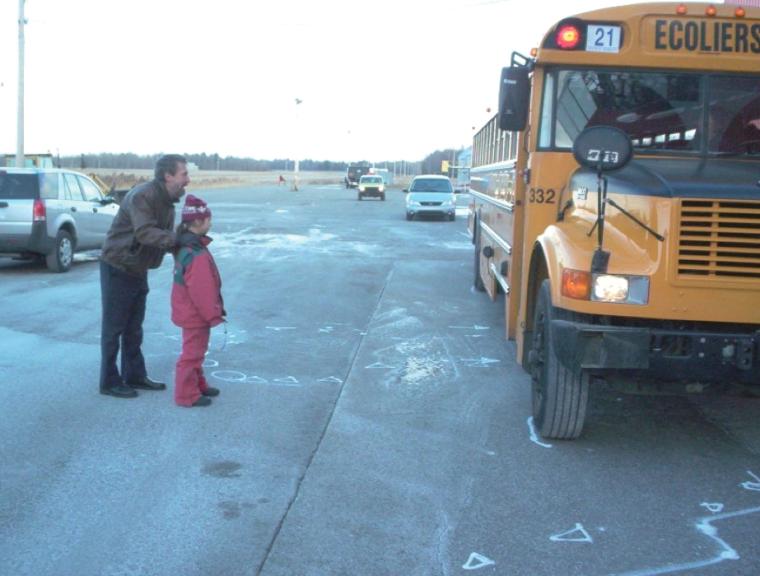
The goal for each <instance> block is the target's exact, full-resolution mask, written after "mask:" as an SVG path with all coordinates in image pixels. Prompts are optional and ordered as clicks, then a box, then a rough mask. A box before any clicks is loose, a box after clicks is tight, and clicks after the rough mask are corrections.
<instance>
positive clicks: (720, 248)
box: [678, 200, 760, 280]
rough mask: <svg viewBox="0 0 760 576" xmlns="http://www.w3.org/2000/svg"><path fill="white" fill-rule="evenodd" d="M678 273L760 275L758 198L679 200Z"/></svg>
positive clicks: (683, 275)
mask: <svg viewBox="0 0 760 576" xmlns="http://www.w3.org/2000/svg"><path fill="white" fill-rule="evenodd" d="M678 275H679V277H681V278H695V279H696V278H702V279H704V278H722V279H726V280H730V279H740V278H746V279H760V202H750V201H740V200H683V201H682V202H681V214H680V222H679V228H678Z"/></svg>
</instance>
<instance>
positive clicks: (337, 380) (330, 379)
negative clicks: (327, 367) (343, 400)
mask: <svg viewBox="0 0 760 576" xmlns="http://www.w3.org/2000/svg"><path fill="white" fill-rule="evenodd" d="M317 382H330V383H335V384H343V380H341V379H340V378H336V377H335V376H328V377H327V378H320V379H319V380H317Z"/></svg>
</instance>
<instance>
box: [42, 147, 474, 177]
mask: <svg viewBox="0 0 760 576" xmlns="http://www.w3.org/2000/svg"><path fill="white" fill-rule="evenodd" d="M458 153H459V151H458V150H454V149H453V148H448V149H445V150H436V151H435V152H432V153H430V154H428V155H427V156H426V157H425V158H424V159H423V160H421V161H416V162H410V161H406V160H386V161H382V162H374V163H371V162H369V161H366V160H363V161H361V162H335V161H332V160H312V159H305V160H301V161H300V162H299V170H303V171H309V172H322V171H325V172H342V171H344V170H346V168H348V165H349V164H367V165H373V164H374V166H376V167H380V168H387V169H388V170H393V169H394V165H395V170H396V173H397V174H401V173H405V174H438V173H440V171H441V161H442V160H449V161H450V162H451V163H452V165H453V164H454V162H453V161H454V160H456V155H457V154H458ZM160 156H161V154H144V155H141V154H132V153H122V154H113V153H102V154H79V155H77V156H59V157H58V158H57V159H56V165H57V166H58V167H59V168H74V169H79V170H87V169H88V168H106V169H114V170H134V169H147V170H151V169H153V167H154V166H155V165H156V160H158V158H159V157H160ZM183 156H184V157H185V158H186V159H187V161H188V162H192V163H193V164H195V165H196V166H197V167H198V169H199V170H234V171H243V172H245V171H250V172H265V171H272V172H277V171H280V172H289V171H292V170H293V160H292V159H290V158H276V159H274V160H261V159H256V158H241V157H237V156H220V155H219V154H206V153H202V154H183Z"/></svg>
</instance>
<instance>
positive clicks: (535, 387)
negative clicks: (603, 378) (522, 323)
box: [530, 280, 591, 440]
mask: <svg viewBox="0 0 760 576" xmlns="http://www.w3.org/2000/svg"><path fill="white" fill-rule="evenodd" d="M573 317H574V314H573V313H572V312H567V311H564V310H561V309H558V308H555V307H554V306H552V302H551V290H550V288H549V280H544V281H543V283H542V284H541V287H540V289H539V292H538V301H537V302H536V312H535V316H534V321H533V348H532V350H531V352H530V371H531V376H532V384H531V396H532V404H533V423H534V424H535V426H536V429H537V430H538V432H539V433H540V434H541V436H543V437H544V438H557V439H561V440H572V439H574V438H577V437H578V436H580V434H581V432H582V431H583V423H584V420H585V419H586V408H587V405H588V388H589V381H590V380H591V376H590V374H589V373H588V371H586V370H583V369H581V368H580V367H577V368H576V367H573V368H572V369H570V368H566V367H565V366H563V365H562V363H560V361H559V358H557V355H556V351H555V349H554V338H553V334H552V328H551V321H552V320H553V319H557V318H562V319H565V320H572V319H573Z"/></svg>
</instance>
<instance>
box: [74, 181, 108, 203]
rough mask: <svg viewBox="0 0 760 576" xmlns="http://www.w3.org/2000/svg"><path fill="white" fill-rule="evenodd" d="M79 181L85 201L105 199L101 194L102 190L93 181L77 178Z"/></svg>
mask: <svg viewBox="0 0 760 576" xmlns="http://www.w3.org/2000/svg"><path fill="white" fill-rule="evenodd" d="M77 180H79V185H80V186H81V187H82V192H84V199H85V200H90V201H96V200H100V199H101V198H102V197H103V195H102V194H101V193H100V188H98V187H97V186H96V185H95V184H94V183H93V182H92V181H91V180H88V179H87V178H85V177H84V176H77Z"/></svg>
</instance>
